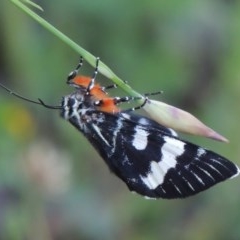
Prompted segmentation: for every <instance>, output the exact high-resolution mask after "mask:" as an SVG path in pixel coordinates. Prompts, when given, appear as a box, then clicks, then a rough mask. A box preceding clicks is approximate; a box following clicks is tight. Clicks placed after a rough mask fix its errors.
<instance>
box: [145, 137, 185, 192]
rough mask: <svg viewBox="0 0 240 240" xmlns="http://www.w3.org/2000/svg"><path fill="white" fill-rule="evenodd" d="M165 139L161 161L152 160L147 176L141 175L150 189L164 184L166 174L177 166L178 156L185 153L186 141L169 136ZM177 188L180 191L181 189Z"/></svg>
mask: <svg viewBox="0 0 240 240" xmlns="http://www.w3.org/2000/svg"><path fill="white" fill-rule="evenodd" d="M164 140H165V143H164V144H163V146H162V149H161V151H162V159H161V160H160V161H159V162H156V161H152V162H151V165H150V171H149V173H148V174H147V176H146V177H143V176H141V179H142V181H143V182H144V183H145V184H146V185H147V187H148V188H149V189H156V188H157V187H158V186H159V185H161V184H163V182H164V178H165V175H166V174H167V172H168V171H169V169H171V168H175V167H176V165H177V161H176V159H177V157H178V156H181V155H182V154H183V153H184V146H185V143H184V142H182V141H180V140H178V139H175V138H171V137H167V136H165V137H164ZM177 190H178V191H179V189H177ZM179 192H180V191H179Z"/></svg>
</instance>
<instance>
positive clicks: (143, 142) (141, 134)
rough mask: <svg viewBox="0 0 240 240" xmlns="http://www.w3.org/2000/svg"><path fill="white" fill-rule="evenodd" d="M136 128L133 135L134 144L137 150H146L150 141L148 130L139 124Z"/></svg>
mask: <svg viewBox="0 0 240 240" xmlns="http://www.w3.org/2000/svg"><path fill="white" fill-rule="evenodd" d="M134 130H135V133H134V136H133V142H132V145H133V146H134V147H135V148H136V149H137V150H144V149H145V148H146V147H147V143H148V139H147V137H148V132H147V131H145V130H144V129H142V128H141V127H139V126H136V127H135V128H134Z"/></svg>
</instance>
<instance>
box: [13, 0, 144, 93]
mask: <svg viewBox="0 0 240 240" xmlns="http://www.w3.org/2000/svg"><path fill="white" fill-rule="evenodd" d="M10 1H11V2H12V3H13V4H15V5H16V6H17V7H18V8H20V9H21V10H22V11H24V12H25V13H26V14H27V15H29V16H30V17H32V18H33V19H34V20H35V21H37V22H38V23H39V24H40V25H42V26H43V27H44V28H45V29H47V30H48V31H49V32H51V33H52V34H54V35H55V36H56V37H58V38H59V39H60V40H62V41H63V42H65V43H66V44H67V45H68V46H69V47H71V48H72V49H73V50H75V51H76V52H77V53H78V54H79V55H81V56H83V58H84V59H85V60H86V61H87V62H88V63H89V64H90V65H92V66H93V67H94V66H95V64H96V57H95V56H93V55H92V54H91V53H89V52H88V51H86V50H85V49H84V48H82V47H80V46H79V45H78V44H76V43H75V42H74V41H73V40H71V39H70V38H69V37H67V36H66V35H65V34H63V33H62V32H60V31H59V30H58V29H57V28H55V27H54V26H52V25H51V24H50V23H48V22H47V21H46V20H44V19H43V18H41V17H40V16H39V15H37V14H36V13H35V12H33V11H32V10H31V9H30V8H28V7H27V6H26V5H25V4H24V3H23V2H21V1H20V0H10ZM25 3H28V4H31V5H32V6H35V7H37V8H38V9H42V8H41V7H40V6H38V5H36V4H35V3H32V2H31V1H29V0H26V1H25ZM99 72H100V73H101V74H102V75H104V76H106V77H107V78H109V79H111V80H112V81H113V82H115V83H116V84H117V85H118V86H119V87H120V88H122V89H123V90H124V91H125V92H127V93H128V94H129V95H131V96H136V97H139V96H141V94H139V93H138V92H136V91H134V90H133V89H132V88H131V87H130V86H129V85H128V84H126V83H125V82H123V81H122V80H121V79H120V78H119V77H118V76H117V75H116V74H115V73H114V72H113V71H112V70H111V69H110V68H109V67H108V66H107V65H106V64H104V63H103V62H102V61H100V63H99Z"/></svg>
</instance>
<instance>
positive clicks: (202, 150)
mask: <svg viewBox="0 0 240 240" xmlns="http://www.w3.org/2000/svg"><path fill="white" fill-rule="evenodd" d="M205 153H206V150H205V149H203V148H198V150H197V157H198V158H200V157H201V156H202V155H203V154H205Z"/></svg>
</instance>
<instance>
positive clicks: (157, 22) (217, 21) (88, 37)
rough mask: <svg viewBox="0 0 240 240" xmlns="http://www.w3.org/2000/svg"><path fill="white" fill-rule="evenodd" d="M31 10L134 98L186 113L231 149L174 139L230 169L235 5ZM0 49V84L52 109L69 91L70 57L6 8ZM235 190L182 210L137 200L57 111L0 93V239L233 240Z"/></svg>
mask: <svg viewBox="0 0 240 240" xmlns="http://www.w3.org/2000/svg"><path fill="white" fill-rule="evenodd" d="M37 3H39V4H40V5H41V6H42V7H43V8H44V10H45V11H44V12H43V13H41V12H39V14H40V15H41V16H42V17H43V18H45V19H46V20H48V21H49V22H50V23H52V24H53V25H54V26H56V27H57V28H59V29H60V30H61V31H62V32H64V33H65V34H67V35H68V36H69V37H70V38H72V39H73V40H75V41H76V42H77V43H78V44H79V45H81V46H82V47H84V48H85V49H87V50H88V51H90V52H91V53H92V54H94V55H95V56H100V57H101V59H102V60H103V61H104V62H105V63H106V64H107V65H108V66H109V67H110V68H111V69H112V70H113V71H114V72H115V73H116V74H117V75H118V76H119V77H121V78H122V79H124V80H127V81H128V82H129V83H130V85H131V86H132V87H133V88H134V89H136V90H137V91H139V92H152V91H156V90H163V91H164V94H163V95H161V96H159V97H157V99H160V100H162V101H164V102H167V103H169V104H171V105H175V106H177V107H180V108H183V109H185V110H187V111H188V112H191V113H193V114H194V115H195V116H197V117H198V118H199V119H201V120H202V121H204V122H205V123H206V124H207V125H209V126H210V127H212V128H214V129H215V130H216V131H218V132H220V133H221V134H223V135H224V136H226V137H227V138H228V139H229V140H230V144H223V143H218V142H214V141H212V140H208V139H203V138H200V137H189V136H183V137H184V138H186V139H188V140H191V141H193V142H195V143H197V144H199V145H202V146H204V147H207V148H210V149H212V150H214V151H216V152H218V153H219V154H222V155H224V156H226V157H227V158H229V159H231V160H232V161H234V162H235V163H238V164H240V129H239V122H240V108H239V102H240V27H239V26H240V1H237V0H202V1H190V0H183V1H178V0H161V1H160V0H152V1H144V0H143V1H137V0H135V1H128V0H121V1H109V0H102V1H93V0H89V1H83V0H70V1H65V0H58V1H46V0H45V1H44V0H39V1H38V2H37ZM0 43H1V44H0V81H1V83H4V84H6V85H7V86H8V87H10V88H11V89H13V90H15V91H17V92H18V93H21V94H23V95H24V96H26V97H30V98H33V99H37V98H38V97H40V98H41V99H43V100H44V101H45V102H47V103H49V104H53V105H56V104H58V103H59V102H60V101H61V97H62V96H64V95H66V94H68V93H70V92H71V91H72V89H71V88H69V87H68V86H67V85H66V76H67V75H68V73H69V72H70V71H71V70H72V69H73V68H74V67H75V66H76V64H77V62H78V58H79V56H78V55H77V54H76V52H74V51H72V50H71V49H70V48H69V47H68V46H66V45H65V44H63V43H62V42H61V41H60V40H59V39H57V38H56V37H55V36H53V35H51V34H50V33H49V32H48V31H47V30H45V29H43V28H42V27H41V26H39V25H38V24H37V23H36V22H34V21H33V20H32V19H31V18H29V17H28V16H26V15H25V14H24V13H23V12H21V11H20V10H19V9H17V8H16V7H15V6H14V5H13V4H11V2H10V1H7V0H5V1H1V4H0ZM81 71H82V73H84V74H90V75H91V74H92V71H93V69H92V68H90V67H89V66H88V64H85V67H84V68H83V69H82V70H81ZM99 78H100V79H101V80H100V82H101V83H102V84H103V85H105V84H110V82H109V81H108V80H107V79H104V78H103V77H99ZM112 92H113V94H114V95H115V94H120V95H125V93H124V92H121V91H119V90H113V91H112ZM239 183H240V178H236V179H234V180H231V181H227V182H224V183H222V184H219V185H217V186H216V187H214V188H211V189H210V190H208V191H206V192H203V193H201V194H199V195H196V196H194V197H191V198H188V199H184V200H171V201H167V200H158V201H151V200H145V199H143V198H141V197H140V196H137V195H133V194H131V193H130V192H129V191H128V189H127V188H126V186H125V185H124V184H123V183H122V182H120V180H118V179H117V178H116V177H114V176H113V175H112V174H110V173H109V170H108V169H107V166H106V165H105V164H104V163H103V161H102V160H101V159H100V157H99V156H98V155H97V154H96V152H95V150H94V149H93V148H92V147H91V146H90V144H89V143H88V142H87V141H86V139H85V138H84V137H83V136H82V135H81V134H80V133H79V132H77V131H76V130H75V129H74V128H73V127H72V126H71V125H70V124H69V123H67V122H65V121H63V120H62V119H60V117H59V113H58V112H57V111H54V110H48V109H44V108H42V107H40V106H37V105H33V104H30V103H26V102H23V101H21V100H19V99H16V98H14V97H12V96H10V95H9V94H7V93H6V92H4V91H3V90H1V89H0V239H19V240H25V239H29V240H30V239H31V240H32V239H37V240H38V239H39V240H42V239H44V240H67V239H72V240H75V239H86V240H91V239H105V240H108V239H131V240H135V239H136V240H143V239H148V240H154V239H164V240H172V239H178V240H193V239H194V240H203V239H210V240H215V239H217V240H226V239H228V240H238V239H240V210H239V207H240V186H239Z"/></svg>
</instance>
